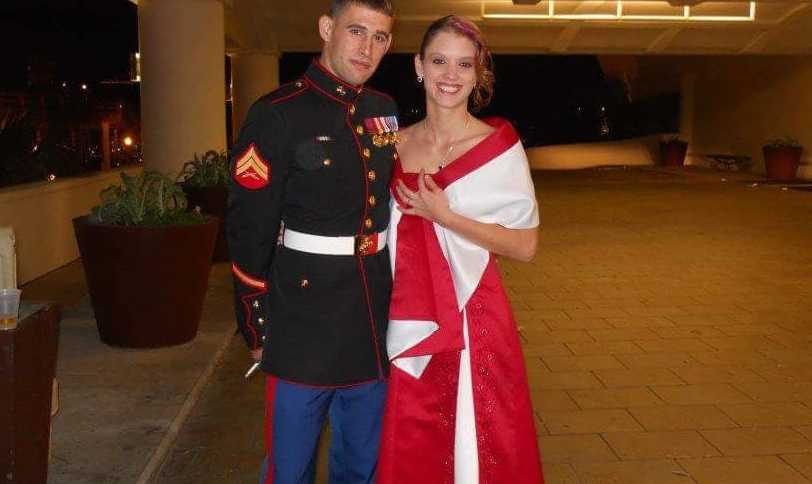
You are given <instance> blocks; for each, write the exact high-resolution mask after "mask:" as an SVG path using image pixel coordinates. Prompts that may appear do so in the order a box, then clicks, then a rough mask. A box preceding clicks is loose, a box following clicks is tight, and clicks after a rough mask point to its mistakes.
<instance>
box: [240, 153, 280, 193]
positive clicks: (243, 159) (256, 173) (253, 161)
mask: <svg viewBox="0 0 812 484" xmlns="http://www.w3.org/2000/svg"><path fill="white" fill-rule="evenodd" d="M234 179H235V180H236V181H237V183H239V184H240V186H242V187H243V188H247V189H249V190H259V189H260V188H264V187H266V186H268V183H270V182H271V166H270V165H269V164H268V162H267V161H265V160H263V159H262V157H261V156H259V153H258V152H257V149H256V146H255V145H254V144H253V143H252V144H251V146H249V147H248V149H247V150H245V152H244V153H243V154H242V156H240V157H239V158H238V159H237V163H236V164H235V165H234Z"/></svg>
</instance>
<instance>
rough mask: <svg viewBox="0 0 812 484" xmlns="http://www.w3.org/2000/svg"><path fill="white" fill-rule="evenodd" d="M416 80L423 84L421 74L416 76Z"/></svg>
mask: <svg viewBox="0 0 812 484" xmlns="http://www.w3.org/2000/svg"><path fill="white" fill-rule="evenodd" d="M417 82H419V83H420V84H423V76H420V75H419V76H417Z"/></svg>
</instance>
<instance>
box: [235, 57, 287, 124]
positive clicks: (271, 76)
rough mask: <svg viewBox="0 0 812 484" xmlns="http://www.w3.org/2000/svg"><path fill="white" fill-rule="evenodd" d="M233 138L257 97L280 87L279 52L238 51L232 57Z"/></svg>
mask: <svg viewBox="0 0 812 484" xmlns="http://www.w3.org/2000/svg"><path fill="white" fill-rule="evenodd" d="M231 79H232V86H231V95H232V100H233V103H234V110H233V119H232V121H233V126H234V138H235V139H236V137H237V135H238V134H239V132H240V127H241V126H242V123H243V121H244V120H245V116H246V114H248V108H250V107H251V104H253V103H254V101H256V100H257V99H259V98H260V97H262V96H263V95H265V94H267V93H269V92H271V91H273V90H274V89H276V88H277V87H279V54H277V53H275V52H273V53H266V52H238V53H236V54H233V55H232V56H231Z"/></svg>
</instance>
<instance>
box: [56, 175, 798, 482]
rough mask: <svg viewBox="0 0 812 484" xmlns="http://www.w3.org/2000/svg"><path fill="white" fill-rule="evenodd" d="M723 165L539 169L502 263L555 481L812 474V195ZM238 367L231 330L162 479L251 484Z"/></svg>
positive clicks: (242, 359)
mask: <svg viewBox="0 0 812 484" xmlns="http://www.w3.org/2000/svg"><path fill="white" fill-rule="evenodd" d="M722 177H723V175H721V174H717V173H712V172H703V171H679V170H663V169H652V168H649V169H645V168H644V169H627V170H625V169H619V168H615V169H604V170H588V171H581V172H569V173H566V172H544V173H540V174H538V177H537V180H536V182H537V188H538V191H539V199H540V202H541V208H542V224H543V229H542V237H541V244H540V247H539V253H538V256H537V258H536V261H535V262H534V263H532V264H520V263H513V262H509V261H502V262H501V267H502V270H503V274H504V276H505V281H506V285H507V287H508V289H509V292H510V294H511V297H512V300H513V304H514V307H515V310H516V316H517V319H518V324H519V327H520V331H521V336H522V338H523V342H524V351H525V359H526V361H527V366H528V370H529V379H530V386H531V390H532V396H533V400H534V406H535V409H536V413H537V416H538V422H537V423H538V432H539V442H540V444H541V453H542V456H543V460H544V463H545V473H546V476H547V482H548V483H550V484H564V483H568V484H569V483H584V484H586V483H590V484H591V483H617V484H637V483H640V484H653V483H656V484H670V483H677V484H683V483H701V484H725V483H731V484H732V483H735V484H746V483H754V484H755V483H775V484H793V483H802V482H803V483H805V482H812V352H810V348H811V347H812V345H811V344H810V340H812V224H810V222H809V219H810V214H811V213H812V193H810V192H803V191H795V190H782V189H781V187H778V186H766V185H759V186H755V187H754V186H751V185H750V184H749V183H745V182H744V181H743V178H742V177H728V178H729V179H728V180H727V181H722ZM217 277H218V278H224V277H227V276H226V274H225V273H217ZM213 284H214V285H215V286H216V287H218V290H225V289H224V288H226V287H227V285H226V284H224V283H223V282H222V281H220V282H217V281H214V282H213ZM63 343H64V342H63ZM245 366H246V355H245V350H244V348H243V347H242V346H241V341H239V340H235V341H234V342H232V344H231V346H230V347H229V348H228V350H227V352H226V354H225V357H224V359H223V362H222V364H221V365H220V366H219V367H218V368H217V370H216V371H215V373H214V376H213V377H212V378H211V379H210V382H209V384H208V386H207V387H206V388H205V389H204V391H203V394H202V397H201V399H200V401H199V402H198V403H197V405H196V406H195V408H194V409H193V410H192V412H191V415H190V417H189V419H188V421H187V422H186V424H185V425H184V426H183V428H182V429H181V430H180V434H179V436H178V439H177V441H176V445H175V446H174V450H173V451H172V452H171V453H170V454H169V455H168V457H167V459H166V460H165V462H164V464H163V467H162V468H161V469H160V472H159V478H158V479H157V482H161V483H177V484H181V483H196V484H200V483H215V482H218V483H222V482H229V483H231V482H234V483H253V482H255V481H256V477H255V475H256V465H257V463H258V460H259V458H260V456H261V454H262V448H261V445H262V443H261V418H262V417H261V415H262V402H261V399H262V387H261V379H259V378H255V380H254V381H251V382H245V381H244V380H243V379H242V373H243V372H244V370H245ZM77 418H78V417H77ZM113 437H114V436H112V435H111V436H110V438H111V439H112V438H113ZM116 438H120V439H123V438H125V437H124V436H117V437H116ZM102 466H103V464H102ZM322 475H323V471H322ZM97 482H102V481H97ZM111 482H116V481H111ZM120 482H129V481H120ZM320 482H323V479H320ZM426 484H429V483H426ZM497 484H510V483H497Z"/></svg>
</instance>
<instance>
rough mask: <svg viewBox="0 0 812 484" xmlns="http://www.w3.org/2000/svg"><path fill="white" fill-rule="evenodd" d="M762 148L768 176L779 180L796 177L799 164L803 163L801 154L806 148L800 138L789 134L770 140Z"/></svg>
mask: <svg viewBox="0 0 812 484" xmlns="http://www.w3.org/2000/svg"><path fill="white" fill-rule="evenodd" d="M762 150H763V152H764V168H765V170H766V171H767V178H769V179H770V180H777V181H791V180H794V179H795V175H796V173H797V172H798V165H800V164H801V155H802V154H803V152H804V148H803V146H801V144H800V143H799V142H798V140H796V139H793V138H790V137H789V136H785V137H783V138H777V139H773V140H770V141H768V142H767V144H766V145H764V147H763V148H762Z"/></svg>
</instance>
